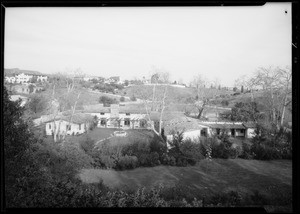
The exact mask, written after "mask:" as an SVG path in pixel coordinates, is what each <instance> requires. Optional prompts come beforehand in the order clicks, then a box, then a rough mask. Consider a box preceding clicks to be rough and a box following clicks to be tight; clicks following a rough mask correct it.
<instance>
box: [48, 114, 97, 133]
mask: <svg viewBox="0 0 300 214" xmlns="http://www.w3.org/2000/svg"><path fill="white" fill-rule="evenodd" d="M92 119H93V118H92V116H91V115H88V114H75V115H73V117H71V116H61V117H59V118H57V119H53V120H51V121H48V122H47V123H46V135H52V134H54V132H60V133H61V134H64V133H66V134H67V135H78V134H82V133H85V132H86V131H87V130H88V129H89V127H90V124H91V122H92Z"/></svg>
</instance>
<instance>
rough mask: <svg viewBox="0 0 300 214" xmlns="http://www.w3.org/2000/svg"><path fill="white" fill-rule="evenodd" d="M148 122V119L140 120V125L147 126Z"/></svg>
mask: <svg viewBox="0 0 300 214" xmlns="http://www.w3.org/2000/svg"><path fill="white" fill-rule="evenodd" d="M146 124H147V122H146V120H141V121H140V127H142V128H145V127H146Z"/></svg>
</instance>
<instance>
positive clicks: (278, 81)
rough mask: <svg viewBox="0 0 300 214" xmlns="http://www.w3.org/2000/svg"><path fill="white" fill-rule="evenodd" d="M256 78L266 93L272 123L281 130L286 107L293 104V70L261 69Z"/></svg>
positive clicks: (265, 98)
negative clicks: (291, 97) (291, 95)
mask: <svg viewBox="0 0 300 214" xmlns="http://www.w3.org/2000/svg"><path fill="white" fill-rule="evenodd" d="M254 78H255V80H256V82H255V84H256V85H258V86H261V87H262V89H263V91H264V95H265V96H264V101H265V102H266V103H267V106H268V107H269V112H270V113H271V114H270V116H271V121H272V123H273V124H274V125H276V127H277V128H278V129H279V127H280V126H282V125H283V121H284V115H285V109H286V106H287V105H289V104H290V103H291V99H290V94H291V80H292V73H291V70H290V68H289V67H287V68H285V69H281V68H279V67H276V68H273V67H268V68H264V67H261V68H259V69H258V70H257V72H256V73H255V77H254Z"/></svg>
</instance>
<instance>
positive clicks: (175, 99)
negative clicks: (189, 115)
mask: <svg viewBox="0 0 300 214" xmlns="http://www.w3.org/2000/svg"><path fill="white" fill-rule="evenodd" d="M164 89H165V86H162V85H158V86H156V94H157V95H158V96H163V92H164ZM204 90H205V92H204V94H212V93H213V94H215V95H222V94H231V93H232V91H225V90H218V89H210V88H205V89H204ZM123 92H126V96H129V97H131V96H133V95H134V96H135V97H137V98H142V97H147V98H148V99H150V100H151V99H152V93H153V86H151V85H135V86H130V87H127V88H125V89H124V90H123ZM196 95H197V91H196V89H195V88H177V87H172V86H168V92H167V99H168V101H169V102H171V103H192V102H193V99H195V97H196Z"/></svg>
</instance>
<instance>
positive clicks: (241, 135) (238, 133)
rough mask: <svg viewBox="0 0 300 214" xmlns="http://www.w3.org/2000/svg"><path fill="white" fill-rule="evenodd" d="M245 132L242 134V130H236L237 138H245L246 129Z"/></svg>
mask: <svg viewBox="0 0 300 214" xmlns="http://www.w3.org/2000/svg"><path fill="white" fill-rule="evenodd" d="M243 130H244V133H242V132H241V129H236V130H235V136H237V137H244V136H245V132H246V130H245V129H243Z"/></svg>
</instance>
